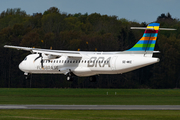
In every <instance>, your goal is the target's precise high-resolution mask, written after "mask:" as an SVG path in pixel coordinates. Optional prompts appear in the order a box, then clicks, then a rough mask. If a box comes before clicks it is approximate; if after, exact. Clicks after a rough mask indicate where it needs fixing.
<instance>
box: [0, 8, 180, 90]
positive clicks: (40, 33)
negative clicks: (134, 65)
mask: <svg viewBox="0 0 180 120" xmlns="http://www.w3.org/2000/svg"><path fill="white" fill-rule="evenodd" d="M154 22H158V23H160V27H165V28H176V29H177V30H176V31H173V32H172V31H159V35H158V40H157V44H156V47H155V50H158V51H160V52H161V53H160V54H155V55H154V56H155V57H158V58H160V62H159V63H157V64H154V65H151V66H147V67H144V68H141V69H138V70H135V71H132V72H128V73H125V74H118V75H100V76H98V80H97V82H95V83H91V82H89V80H88V78H86V77H76V78H75V80H74V81H73V82H67V81H66V77H65V76H64V75H36V74H34V75H32V77H31V79H30V80H25V79H24V75H23V72H21V71H20V70H19V69H18V65H19V63H20V62H21V61H22V60H23V59H24V57H25V56H26V55H28V54H30V53H29V52H25V51H17V50H12V49H5V48H4V47H3V46H4V45H16V46H25V47H26V46H27V47H36V48H46V49H50V48H52V49H56V50H75V51H77V50H80V51H84V50H85V51H122V50H127V49H129V48H131V47H132V46H133V45H134V44H135V43H136V42H137V41H138V40H139V39H140V38H141V37H142V35H143V32H144V31H142V30H130V27H133V26H136V27H137V26H140V27H146V26H147V23H146V22H142V23H138V22H135V21H128V20H126V19H125V18H121V19H118V17H117V16H107V15H101V14H99V13H92V14H88V13H85V14H81V13H77V14H67V13H63V12H61V11H60V10H59V9H58V8H56V7H51V8H49V9H48V10H46V11H45V12H44V13H35V14H33V15H28V14H26V12H25V11H22V10H21V9H19V8H18V9H7V10H6V11H3V12H1V14H0V64H1V69H0V87H9V88H10V87H40V88H179V87H180V62H179V61H180V35H179V33H180V29H179V28H180V21H179V19H176V18H172V17H171V15H170V13H167V14H161V15H160V16H158V17H157V20H155V21H154Z"/></svg>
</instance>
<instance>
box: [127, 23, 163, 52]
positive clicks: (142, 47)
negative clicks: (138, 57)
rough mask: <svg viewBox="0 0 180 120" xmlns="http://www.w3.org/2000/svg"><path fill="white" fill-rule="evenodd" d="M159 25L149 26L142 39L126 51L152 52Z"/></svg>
mask: <svg viewBox="0 0 180 120" xmlns="http://www.w3.org/2000/svg"><path fill="white" fill-rule="evenodd" d="M159 25H160V24H159V23H151V24H149V25H148V26H147V29H146V30H145V32H144V34H143V37H142V38H141V39H140V40H139V41H138V42H137V43H136V44H135V45H134V46H133V47H132V48H131V49H129V50H127V51H154V47H155V44H156V39H157V35H158V31H159ZM151 28H152V29H151Z"/></svg>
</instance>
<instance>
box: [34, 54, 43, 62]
mask: <svg viewBox="0 0 180 120" xmlns="http://www.w3.org/2000/svg"><path fill="white" fill-rule="evenodd" d="M40 57H41V58H42V53H39V56H38V57H37V58H35V59H34V62H35V61H36V60H37V59H39V58H40Z"/></svg>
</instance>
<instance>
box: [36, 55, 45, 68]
mask: <svg viewBox="0 0 180 120" xmlns="http://www.w3.org/2000/svg"><path fill="white" fill-rule="evenodd" d="M38 54H39V56H38V57H37V58H35V59H34V62H35V61H36V60H37V59H39V58H41V61H40V63H41V68H43V69H44V67H43V57H42V53H38Z"/></svg>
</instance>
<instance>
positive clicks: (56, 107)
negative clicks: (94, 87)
mask: <svg viewBox="0 0 180 120" xmlns="http://www.w3.org/2000/svg"><path fill="white" fill-rule="evenodd" d="M0 109H37V110H180V105H0Z"/></svg>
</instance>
